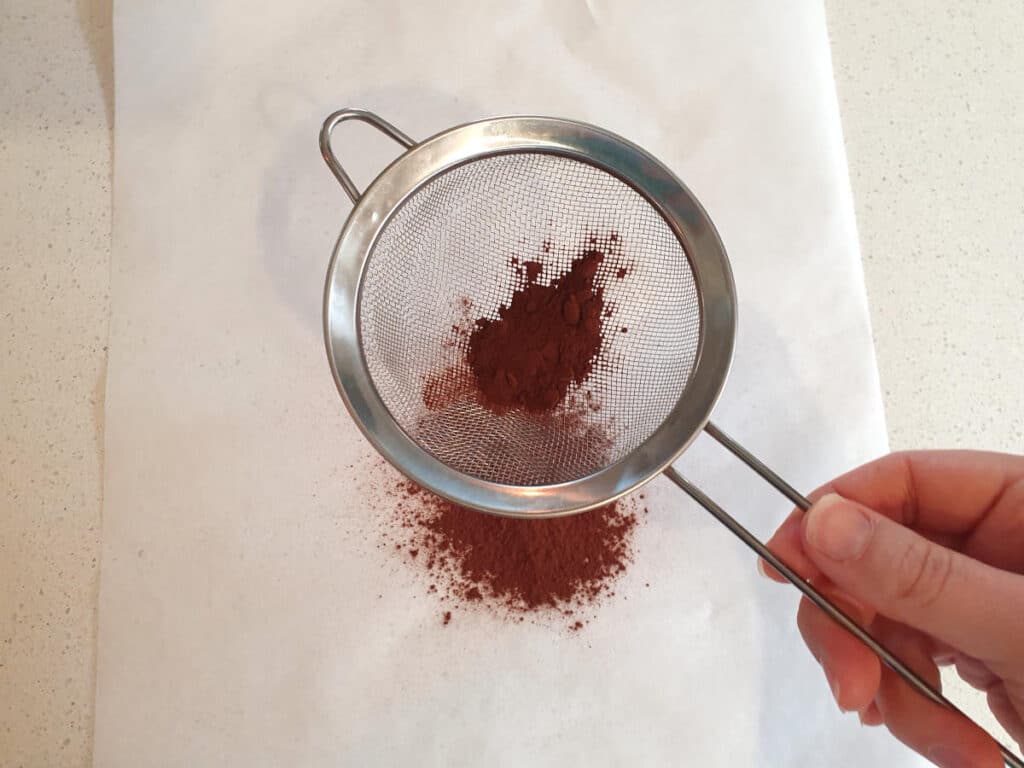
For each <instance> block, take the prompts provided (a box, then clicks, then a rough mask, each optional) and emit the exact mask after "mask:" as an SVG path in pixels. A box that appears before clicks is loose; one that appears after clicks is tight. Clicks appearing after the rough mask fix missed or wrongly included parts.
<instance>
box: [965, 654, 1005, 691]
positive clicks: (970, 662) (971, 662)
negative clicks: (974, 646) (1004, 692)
mask: <svg viewBox="0 0 1024 768" xmlns="http://www.w3.org/2000/svg"><path fill="white" fill-rule="evenodd" d="M956 673H957V674H958V675H960V679H961V680H963V681H964V682H965V683H967V684H968V685H970V686H972V687H974V688H977V689H978V690H979V691H987V690H989V689H990V688H991V687H992V686H993V685H996V684H997V683H1000V682H1001V681H1000V679H999V678H998V677H997V676H996V675H995V673H993V672H992V670H991V669H989V668H988V666H986V665H985V664H984V663H983V662H980V661H978V660H977V659H975V658H972V657H970V656H965V655H963V654H958V655H957V657H956Z"/></svg>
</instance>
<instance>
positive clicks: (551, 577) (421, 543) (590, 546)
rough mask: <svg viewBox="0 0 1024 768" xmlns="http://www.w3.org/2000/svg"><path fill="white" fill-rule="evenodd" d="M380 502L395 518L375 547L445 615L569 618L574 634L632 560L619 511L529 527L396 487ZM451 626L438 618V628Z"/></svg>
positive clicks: (627, 517) (628, 531) (629, 513)
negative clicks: (436, 600)
mask: <svg viewBox="0 0 1024 768" xmlns="http://www.w3.org/2000/svg"><path fill="white" fill-rule="evenodd" d="M388 495H389V496H390V497H391V498H392V499H394V501H395V508H394V518H393V519H392V520H391V521H390V524H389V525H388V526H387V528H386V529H385V530H384V537H385V545H384V546H386V547H387V548H388V549H392V550H393V551H396V552H399V553H401V554H402V555H403V556H404V558H405V560H406V561H407V562H408V563H409V564H410V565H413V566H415V567H417V568H419V569H421V570H422V572H423V574H424V575H425V576H426V577H427V580H428V584H429V586H428V592H434V593H438V594H439V595H440V596H441V599H442V600H443V601H444V602H450V604H451V605H452V608H463V609H466V608H472V607H473V606H479V607H480V608H483V609H486V610H490V611H492V612H493V613H494V614H495V615H498V616H501V617H505V618H507V619H511V620H513V621H523V620H524V618H526V617H527V616H528V615H531V614H537V613H544V614H547V615H549V616H562V617H570V618H571V621H570V622H569V625H568V626H569V629H571V630H573V631H577V630H579V629H581V628H582V627H583V626H584V625H585V624H586V621H587V619H588V618H589V616H590V615H591V610H592V609H593V608H594V607H595V606H596V604H597V603H598V602H599V601H600V599H601V598H605V597H610V596H613V595H614V594H615V582H616V580H617V579H618V578H619V577H620V576H621V575H622V574H623V573H624V572H625V571H626V568H627V567H628V565H629V563H630V562H631V560H632V546H633V534H634V532H635V530H636V527H637V525H638V522H639V519H638V516H637V514H636V512H635V511H633V509H632V505H631V504H629V503H628V502H619V503H615V504H608V505H606V506H604V507H600V508H598V509H595V510H592V511H590V512H584V513H581V514H578V515H569V516H567V517H556V518H544V519H537V520H528V519H523V518H511V517H498V516H495V515H488V514H484V513H482V512H477V511H475V510H472V509H466V508H464V507H459V506H457V505H455V504H452V503H451V502H449V501H446V500H444V499H442V498H440V497H438V496H435V495H434V494H432V493H429V492H428V491H425V490H423V489H422V488H420V487H419V486H417V485H415V484H414V483H412V482H410V481H407V480H404V479H398V480H395V481H394V485H393V486H392V487H391V488H390V489H389V494H388ZM451 618H452V610H450V609H446V610H445V611H444V613H443V619H442V623H443V624H444V625H447V624H448V623H449V622H450V621H451Z"/></svg>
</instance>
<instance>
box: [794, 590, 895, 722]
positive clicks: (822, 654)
mask: <svg viewBox="0 0 1024 768" xmlns="http://www.w3.org/2000/svg"><path fill="white" fill-rule="evenodd" d="M828 597H829V598H830V599H831V600H832V601H833V602H834V603H836V605H838V606H839V607H840V608H842V609H843V611H844V612H845V613H846V614H847V615H848V616H850V617H851V618H852V619H854V620H855V621H857V622H858V623H860V624H866V623H868V622H870V620H871V619H872V618H873V615H872V613H871V612H870V611H869V610H867V609H865V608H862V607H861V606H857V605H853V604H851V603H850V602H848V601H847V600H844V599H843V598H842V597H840V596H838V595H835V594H829V595H828ZM796 623H797V627H798V628H799V630H800V635H801V636H802V637H803V639H804V642H805V643H806V644H807V647H808V649H809V650H810V651H811V654H812V655H813V656H814V658H816V659H817V660H818V663H819V664H821V666H822V669H823V670H824V672H825V677H826V679H827V680H828V684H829V687H830V688H831V689H832V697H833V698H834V699H835V700H836V704H838V705H839V708H840V709H841V710H843V711H844V712H859V711H862V710H864V709H866V708H867V707H868V706H869V705H870V704H871V703H872V702H873V701H874V699H875V695H876V694H877V693H878V685H879V681H880V680H881V674H882V670H881V665H880V663H879V661H878V657H877V656H875V654H874V653H872V652H871V651H870V650H868V648H867V647H866V646H865V645H864V644H863V643H861V642H860V641H859V640H857V639H856V638H855V637H853V636H852V635H850V633H848V632H847V631H846V630H844V629H843V628H842V627H840V626H839V625H838V624H836V623H835V622H834V621H832V619H830V618H829V617H828V616H826V615H825V614H824V613H823V612H822V610H821V609H820V608H818V607H817V606H816V605H814V604H813V603H812V602H810V601H809V600H808V599H807V598H804V599H803V600H801V601H800V608H799V609H798V610H797V618H796Z"/></svg>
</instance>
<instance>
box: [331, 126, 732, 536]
mask: <svg viewBox="0 0 1024 768" xmlns="http://www.w3.org/2000/svg"><path fill="white" fill-rule="evenodd" d="M343 112H344V111H343ZM340 114H341V113H335V115H332V116H331V118H328V122H327V123H325V125H324V133H322V134H321V147H322V148H324V152H325V156H327V154H328V153H330V147H329V138H330V130H331V129H332V128H333V127H334V125H336V124H337V122H340V120H337V119H336V120H334V122H333V123H332V118H337V117H338V116H339V115H340ZM350 116H351V117H354V118H357V119H366V120H367V121H368V122H371V123H373V124H375V125H377V127H378V128H381V129H382V130H384V131H385V132H388V133H390V134H391V135H392V136H393V137H395V138H396V139H397V140H399V141H401V142H402V143H403V144H406V146H408V147H409V148H408V149H407V151H406V152H405V153H404V154H402V155H401V156H399V157H398V158H397V159H396V160H395V161H394V162H392V163H391V165H389V166H388V167H387V168H385V169H384V170H383V171H382V172H381V174H380V175H379V176H378V177H377V178H376V179H375V180H374V181H373V183H372V184H371V185H370V186H369V187H368V188H367V189H366V191H365V192H364V193H363V194H362V195H361V196H357V193H355V190H354V187H351V188H350V185H351V182H349V186H346V191H349V193H350V195H351V196H352V197H353V198H354V199H355V202H356V204H355V207H354V208H353V210H352V211H351V212H350V214H349V216H348V219H347V221H346V222H345V226H344V228H343V229H342V232H341V235H340V236H339V238H338V241H337V244H336V245H335V248H334V252H333V254H332V256H331V261H330V265H329V267H328V270H327V279H326V285H325V289H324V308H323V312H324V315H323V321H324V340H325V345H326V349H327V357H328V361H329V363H330V367H331V372H332V374H333V376H334V380H335V383H336V385H337V387H338V391H339V393H340V394H341V396H342V399H343V401H344V402H345V405H346V407H347V408H348V411H349V413H350V414H351V416H352V419H353V420H354V421H355V422H356V424H357V425H358V426H359V428H360V430H361V431H362V432H363V434H364V435H365V436H366V438H367V439H368V440H369V441H370V443H371V444H372V445H373V446H374V447H375V448H376V449H377V450H378V451H379V452H380V453H381V454H382V455H383V456H384V457H385V458H386V459H387V460H388V461H389V462H390V463H391V464H393V465H394V466H396V467H397V468H398V469H399V470H401V471H402V472H403V473H404V474H406V475H407V476H408V477H409V478H410V479H412V480H413V481H415V482H416V483H418V484H419V485H421V486H423V487H425V488H428V489H429V490H431V491H433V492H435V493H437V494H439V495H441V496H444V497H445V498H448V499H450V500H452V501H454V502H456V503H458V504H460V505H463V506H467V507H473V508H475V509H478V510H481V511H484V512H490V513H494V514H500V515H508V516H520V517H540V516H554V515H561V514H571V513H575V512H581V511H584V510H586V509H591V508H593V507H597V506H600V505H602V504H606V503H609V502H611V501H613V500H615V499H617V498H620V497H621V496H623V495H625V494H627V493H629V492H630V491H632V490H634V489H636V488H638V487H639V486H641V485H643V484H644V483H646V482H647V481H649V480H650V479H652V478H653V477H655V476H657V475H658V474H660V473H661V472H662V471H663V470H664V469H665V468H666V467H667V466H669V465H670V464H671V463H672V462H673V461H674V460H675V459H676V458H677V457H678V456H679V455H680V454H681V453H682V452H683V451H684V450H685V449H686V448H687V447H688V446H689V444H690V443H691V442H692V440H693V439H694V438H695V437H696V436H697V435H698V434H699V433H700V431H701V429H703V427H704V425H705V424H706V423H707V421H708V419H709V418H710V415H711V411H712V409H713V408H714V406H715V403H716V402H717V400H718V397H719V395H720V393H721V391H722V388H723V387H724V385H725V380H726V378H727V376H728V371H729V366H730V363H731V360H732V352H733V346H734V340H735V330H736V298H735V286H734V284H733V279H732V273H731V270H730V268H729V262H728V257H727V256H726V253H725V248H724V247H723V245H722V243H721V240H720V238H719V236H718V233H717V232H716V230H715V228H714V225H713V224H712V222H711V220H710V218H709V217H708V215H707V213H706V212H705V210H704V208H703V207H702V206H701V204H700V203H699V201H698V200H697V198H696V197H695V196H694V195H693V193H692V192H690V190H689V189H688V188H687V187H686V186H685V185H684V184H683V182H682V181H680V180H679V179H678V178H677V177H676V176H675V175H674V174H673V173H672V172H671V171H670V170H668V168H666V167H665V166H664V165H663V164H662V163H660V162H659V161H658V160H657V159H655V158H654V157H653V156H651V155H650V154H649V153H647V152H646V151H645V150H643V149H641V148H640V147H638V146H637V145H635V144H633V143H632V142H629V141H627V140H626V139H624V138H622V137H620V136H617V135H615V134H613V133H610V132H608V131H605V130H603V129H601V128H597V127H595V126H592V125H588V124H586V123H581V122H577V121H573V120H567V119H562V118H550V117H530V116H522V117H519V116H517V117H500V118H493V119H489V120H482V121H478V122H474V123H468V124H465V125H460V126H456V127H454V128H451V129H449V130H447V131H444V132H442V133H440V134H438V135H436V136H434V137H432V138H430V139H427V140H426V141H423V142H421V143H419V144H412V142H411V141H410V142H408V143H406V142H405V141H403V140H402V138H399V137H403V138H404V134H401V133H400V132H398V131H397V129H394V128H393V127H392V126H389V125H388V124H386V123H383V121H380V119H379V118H376V116H375V115H369V116H368V113H358V114H353V115H350ZM342 119H343V118H342ZM396 134H397V136H396ZM325 135H326V139H325ZM507 153H547V154H554V155H559V156H562V157H567V158H570V159H573V160H576V161H579V162H584V163H587V164H589V165H592V166H595V167H597V168H599V169H601V170H603V171H605V172H607V173H609V174H611V175H612V176H614V177H615V178H617V179H619V180H621V181H622V182H623V183H626V184H628V185H629V186H631V187H632V188H633V189H635V190H636V191H637V192H638V193H639V194H640V195H641V196H643V197H644V198H645V199H646V200H647V201H648V203H649V204H650V205H651V206H652V207H653V208H654V209H655V210H656V211H657V212H658V213H659V214H660V215H661V216H662V218H664V220H665V222H666V223H667V224H668V226H669V227H670V228H671V230H672V231H673V233H674V234H675V235H676V237H677V238H678V239H679V240H680V241H681V242H682V244H683V250H684V252H685V253H686V255H687V258H688V259H689V260H690V265H691V268H692V270H693V274H694V278H695V282H696V287H697V292H698V297H699V300H700V306H701V320H702V328H701V339H700V347H699V350H698V353H697V359H696V362H695V363H694V368H693V372H692V374H691V377H690V380H689V382H688V384H687V386H686V388H685V390H684V391H683V392H681V393H680V397H679V399H678V401H677V402H676V405H675V406H674V407H673V409H672V411H671V412H670V413H669V415H668V416H667V417H666V418H665V420H664V422H663V423H662V424H661V425H660V426H659V427H658V429H657V430H655V432H654V433H653V434H652V435H651V436H650V437H648V438H647V440H645V441H644V442H643V443H642V444H641V445H640V446H639V447H637V448H636V449H635V450H633V451H632V452H631V453H629V454H628V455H627V456H625V457H624V458H622V459H621V460H619V461H618V462H616V463H614V464H612V465H610V466H608V467H605V468H603V469H601V470H599V471H598V472H595V473H592V474H590V475H587V476H585V477H582V478H579V479H576V480H573V481H570V482H565V483H559V484H554V485H544V486H530V487H523V486H510V485H504V484H501V483H495V482H490V481H486V480H481V479H479V478H476V477H472V476H470V475H466V474H462V473H460V472H457V471H455V470H453V469H451V468H449V467H448V466H447V465H445V464H444V463H442V462H441V461H439V460H438V459H437V458H435V457H434V456H433V455H432V454H430V453H429V452H428V451H426V450H424V449H423V448H421V447H420V446H419V445H418V444H417V443H416V442H415V441H414V440H412V438H410V437H409V436H408V435H407V434H406V432H405V431H404V430H403V429H402V428H401V427H400V426H399V425H398V424H397V422H396V421H395V420H394V418H393V417H392V416H391V413H390V411H389V410H388V408H387V406H386V405H385V404H384V402H383V401H382V399H381V398H380V395H379V393H378V392H377V389H376V387H375V385H374V383H373V381H372V379H371V378H370V375H369V373H368V371H367V367H366V361H365V358H364V355H363V351H362V345H361V339H360V335H359V334H360V332H359V309H360V302H361V300H362V297H361V292H362V281H363V276H364V272H365V266H366V264H367V260H368V258H369V255H370V254H371V253H372V251H373V247H374V244H375V243H376V241H377V238H378V237H379V236H380V234H381V233H382V232H383V231H384V229H385V228H386V227H387V226H388V224H389V222H390V220H391V218H392V217H393V216H394V214H395V213H396V212H397V211H398V210H399V209H400V208H401V207H402V205H403V204H404V202H405V201H406V200H408V199H409V198H410V197H411V196H412V195H414V194H415V193H416V192H417V191H419V190H420V189H421V188H422V187H423V186H424V185H426V184H427V183H429V182H430V181H432V180H433V179H435V178H437V177H438V176H439V175H441V174H443V173H445V172H447V171H449V170H451V169H452V168H455V167H457V166H459V165H463V164H465V163H469V162H473V161H475V160H480V159H483V158H485V157H491V156H494V155H499V154H507ZM332 160H333V161H334V165H332V169H333V168H334V167H335V165H337V161H336V159H335V158H334V157H333V153H330V158H329V159H328V163H329V164H330V163H331V161H332ZM338 169H340V166H338ZM336 174H337V171H336ZM342 176H344V172H343V171H342V173H341V175H339V180H341V181H342V183H343V184H345V180H346V179H347V177H345V178H344V179H343V178H342Z"/></svg>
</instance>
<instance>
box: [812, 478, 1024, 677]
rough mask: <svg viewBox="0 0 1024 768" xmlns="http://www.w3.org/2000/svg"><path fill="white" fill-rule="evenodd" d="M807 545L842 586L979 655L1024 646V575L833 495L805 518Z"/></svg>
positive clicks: (1003, 654) (998, 655)
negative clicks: (1011, 571) (998, 567)
mask: <svg viewBox="0 0 1024 768" xmlns="http://www.w3.org/2000/svg"><path fill="white" fill-rule="evenodd" d="M803 540H804V550H805V552H806V554H807V555H808V556H809V557H810V558H811V559H812V560H813V561H814V563H815V565H817V566H818V568H820V569H821V571H822V572H823V573H824V574H825V575H826V576H827V577H828V578H829V579H831V580H832V582H833V583H835V584H836V585H837V586H838V587H839V588H840V589H842V590H843V591H845V592H847V593H848V594H850V595H851V596H852V597H854V598H856V599H858V600H860V601H861V602H863V603H866V604H868V605H871V606H872V607H874V608H876V609H877V610H878V611H879V613H881V614H883V615H884V616H887V617H888V618H890V619H894V620H896V621H899V622H902V623H903V624H907V625H909V626H911V627H914V628H915V629H919V630H921V631H923V632H926V633H928V634H930V635H932V636H934V637H937V638H938V639H940V640H943V641H944V642H946V643H948V644H949V645H952V646H953V647H955V648H958V649H959V650H961V651H963V652H964V653H967V654H969V655H971V656H974V657H975V658H979V659H985V660H989V661H1000V660H1005V661H1011V660H1016V659H1017V658H1018V657H1019V655H1020V653H1021V649H1022V648H1024V610H1022V608H1021V606H1024V576H1021V575H1018V574H1014V573H1010V572H1008V571H1001V570H998V569H996V568H992V567H991V566H988V565H985V564H984V563H981V562H979V561H977V560H973V559H971V558H969V557H966V556H964V555H961V554H960V553H958V552H954V551H953V550H950V549H947V548H945V547H942V546H939V545H938V544H935V543H934V542H931V541H929V540H928V539H926V538H924V537H923V536H920V535H919V534H917V533H915V532H914V531H912V530H910V529H909V528H906V527H904V526H902V525H900V524H899V523H897V522H895V521H893V520H891V519H890V518H888V517H886V516H884V515H880V514H878V513H877V512H874V511H873V510H870V509H868V508H867V507H865V506H863V505H861V504H858V503H856V502H853V501H850V500H848V499H844V498H843V497H841V496H838V495H836V494H829V495H828V496H825V497H824V498H822V499H821V500H820V501H818V502H817V503H816V504H815V505H814V506H813V507H811V509H810V510H809V511H808V512H807V514H806V515H805V516H804V524H803Z"/></svg>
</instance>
